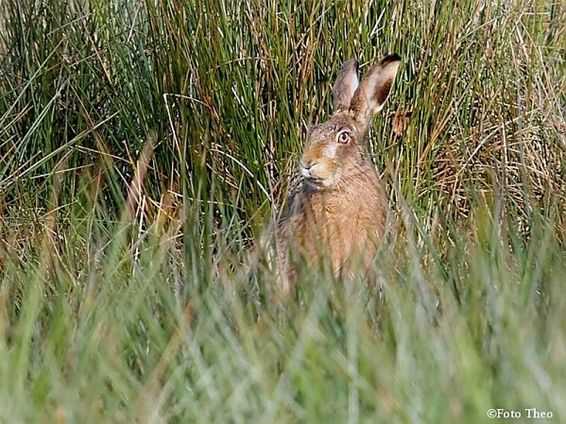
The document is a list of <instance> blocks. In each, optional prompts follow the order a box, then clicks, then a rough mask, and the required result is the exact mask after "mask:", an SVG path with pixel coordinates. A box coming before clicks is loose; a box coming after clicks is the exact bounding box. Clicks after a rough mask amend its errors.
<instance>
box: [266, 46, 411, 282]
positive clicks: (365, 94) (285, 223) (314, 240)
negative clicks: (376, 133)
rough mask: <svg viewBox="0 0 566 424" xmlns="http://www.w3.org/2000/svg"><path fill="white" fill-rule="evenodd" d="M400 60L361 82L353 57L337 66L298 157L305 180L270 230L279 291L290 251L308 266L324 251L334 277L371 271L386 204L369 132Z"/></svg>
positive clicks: (387, 61) (290, 271)
mask: <svg viewBox="0 0 566 424" xmlns="http://www.w3.org/2000/svg"><path fill="white" fill-rule="evenodd" d="M400 63H401V62H400V57H399V56H398V55H397V54H392V55H388V56H386V57H385V58H383V59H382V60H381V62H379V63H378V64H376V65H374V66H373V67H372V68H371V69H370V70H369V72H368V73H367V74H366V75H365V77H364V78H363V79H362V80H361V82H359V80H358V62H357V61H356V60H350V61H348V62H346V63H344V64H343V65H342V67H341V69H340V72H339V75H338V78H337V80H336V82H335V84H334V87H333V98H334V104H333V113H332V116H331V117H330V119H329V120H327V121H326V122H323V123H320V124H316V125H314V126H313V127H312V128H311V129H310V131H309V135H308V140H307V143H306V147H305V150H304V152H303V155H302V158H301V159H300V162H299V171H300V175H301V176H302V179H303V181H302V185H301V187H300V189H299V190H298V191H297V192H296V193H295V194H294V195H293V196H292V197H291V198H290V202H289V205H288V208H287V211H286V212H285V213H284V214H283V215H282V216H281V217H280V218H279V219H277V220H276V221H274V227H273V228H272V229H273V230H274V236H275V245H274V247H275V252H274V253H275V255H274V256H275V259H276V262H277V264H276V265H277V273H278V282H279V284H280V289H282V290H283V291H284V292H288V291H290V290H291V288H292V287H293V285H294V282H295V278H296V267H297V264H296V263H294V261H293V257H292V256H294V255H291V253H292V252H297V251H298V252H299V253H300V254H301V255H303V257H304V258H305V259H306V263H307V264H308V265H310V264H313V263H314V262H315V261H316V260H317V259H320V258H321V255H322V256H324V257H325V258H326V259H328V260H329V261H330V264H331V265H332V269H333V271H334V273H335V274H337V275H339V274H341V273H347V274H352V273H355V272H357V271H358V270H356V269H355V267H356V264H358V265H360V264H361V267H365V269H366V270H367V269H369V267H370V265H371V261H372V259H373V257H374V255H375V253H376V250H377V248H378V243H379V241H380V239H381V238H383V235H384V232H385V221H386V215H387V211H388V205H387V198H386V196H385V192H384V189H383V186H382V183H381V181H380V179H379V176H378V174H377V172H376V170H375V168H374V166H373V164H372V162H371V160H370V158H369V152H368V149H367V146H366V144H367V141H366V136H367V134H368V130H369V128H370V127H371V124H372V121H373V118H374V114H375V113H377V112H379V111H380V110H381V109H382V108H383V106H384V103H385V101H386V99H387V97H388V95H389V91H390V89H391V86H392V85H393V82H394V81H395V76H396V74H397V69H398V68H399V64H400ZM355 258H358V262H356V259H355Z"/></svg>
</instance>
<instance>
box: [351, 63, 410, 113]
mask: <svg viewBox="0 0 566 424" xmlns="http://www.w3.org/2000/svg"><path fill="white" fill-rule="evenodd" d="M400 63H401V58H400V57H399V56H398V55H397V54H391V55H389V56H385V57H384V58H383V59H382V60H381V62H379V63H378V64H377V65H374V66H373V67H372V68H371V69H370V71H369V72H368V73H367V74H366V76H365V77H364V78H363V79H362V82H361V83H360V86H359V87H358V89H357V90H356V92H355V93H354V96H353V98H352V101H351V104H350V112H351V114H352V116H353V117H354V118H355V119H356V120H358V121H361V122H367V121H368V120H369V119H371V117H372V116H373V115H374V114H375V113H377V112H379V111H380V110H381V109H383V105H384V103H385V101H386V100H387V96H388V95H389V91H390V90H391V86H392V85H393V82H394V81H395V75H397V69H399V64H400Z"/></svg>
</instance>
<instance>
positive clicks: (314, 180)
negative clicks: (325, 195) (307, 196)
mask: <svg viewBox="0 0 566 424" xmlns="http://www.w3.org/2000/svg"><path fill="white" fill-rule="evenodd" d="M303 181H304V183H305V184H306V186H307V188H309V189H311V190H321V189H323V188H324V187H326V184H325V180H324V179H323V178H319V177H314V176H308V177H307V176H303Z"/></svg>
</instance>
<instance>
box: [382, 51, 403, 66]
mask: <svg viewBox="0 0 566 424" xmlns="http://www.w3.org/2000/svg"><path fill="white" fill-rule="evenodd" d="M400 60H401V56H399V55H398V54H397V53H392V54H388V55H387V56H385V57H384V58H383V59H381V65H387V64H388V63H391V62H399V61H400Z"/></svg>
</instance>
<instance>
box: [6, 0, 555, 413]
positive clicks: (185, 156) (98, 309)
mask: <svg viewBox="0 0 566 424" xmlns="http://www.w3.org/2000/svg"><path fill="white" fill-rule="evenodd" d="M565 31H566V9H565V8H564V6H562V5H561V3H560V2H552V1H551V0H550V1H538V2H534V3H532V2H527V1H524V0H517V1H513V2H497V1H484V0H470V1H468V2H458V1H455V0H445V1H440V2H439V1H427V2H424V3H423V2H421V3H419V4H417V3H415V2H405V1H399V2H383V1H374V2H369V3H365V4H362V3H359V2H327V1H322V2H302V3H295V2H288V1H277V2H275V1H267V2H258V1H251V2H239V1H233V2H227V1H223V0H217V1H214V2H212V1H211V2H193V1H190V0H171V1H167V2H165V1H153V2H152V1H145V2H134V1H132V0H111V1H98V0H90V1H86V2H85V1H75V0H71V1H66V2H64V1H57V0H46V1H43V2H35V1H31V0H24V1H15V0H4V1H3V2H2V3H0V158H1V160H0V240H1V241H0V269H1V270H2V271H1V272H2V274H1V275H2V277H1V278H2V279H1V283H0V420H1V421H6V422H13V421H24V422H28V421H48V422H52V421H54V422H67V421H69V422H84V421H93V422H98V421H113V422H131V421H134V420H139V421H142V422H145V421H150V422H154V421H156V422H160V421H181V422H186V421H190V422H224V421H236V422H250V421H252V422H256V421H257V422H294V421H304V422H327V421H332V422H427V423H428V422H431V423H432V422H455V421H462V422H483V421H489V418H488V417H487V415H486V414H487V411H488V410H489V409H490V408H503V409H505V410H506V411H510V410H517V411H520V412H521V413H522V415H523V418H525V417H526V416H527V411H525V408H537V409H538V410H539V411H550V412H551V413H552V415H553V420H554V421H555V422H561V421H564V420H565V419H566V407H565V406H564V402H563V401H562V400H563V397H564V393H566V369H565V368H564V362H565V360H566V312H565V311H566V296H564V294H563V290H562V289H563V284H564V280H565V279H564V275H566V250H565V248H564V240H565V236H566V227H565V224H566V223H565V221H564V213H565V211H564V208H565V205H566V203H565V202H566V195H565V189H564V187H565V183H566V182H565V179H566V168H565V163H566V137H565V133H566V120H565V117H564V113H565V111H566V109H565V106H564V105H565V104H566V97H565V93H566V78H565V62H564V55H565V47H564V42H563V39H564V36H565V35H566V34H565ZM389 52H397V53H398V54H399V55H400V56H401V57H402V58H403V66H402V68H401V70H400V74H399V76H398V78H397V82H396V84H395V87H394V88H393V90H392V96H391V98H390V99H389V101H388V110H387V111H385V112H384V113H383V114H382V115H381V116H380V117H379V118H378V119H377V121H376V126H375V129H374V131H373V132H372V134H371V137H370V140H369V142H370V149H371V152H372V156H373V158H374V161H375V164H376V167H377V168H378V169H379V170H380V171H382V172H383V179H384V182H385V183H386V186H387V190H388V193H389V194H390V202H391V206H392V214H391V221H392V227H393V229H394V231H393V232H392V234H391V237H390V239H388V240H387V242H386V243H385V246H384V249H383V251H382V252H381V254H380V255H379V257H377V258H376V267H378V268H379V270H380V274H381V276H382V277H381V278H382V283H383V286H384V289H383V293H382V294H381V295H379V296H377V295H376V294H375V293H374V290H373V289H372V287H371V286H368V285H367V282H364V281H357V282H356V283H355V284H351V285H347V286H344V285H343V284H341V283H340V282H337V281H334V279H333V278H332V277H331V276H329V275H327V274H326V273H325V271H324V268H321V269H320V270H318V269H313V270H305V271H304V272H303V273H302V275H301V280H300V282H299V284H298V290H297V293H295V295H294V296H293V298H290V299H287V300H285V301H277V300H275V299H276V296H274V295H273V293H274V291H275V290H276V289H275V286H274V281H273V275H272V272H271V271H270V270H262V271H261V272H257V273H256V274H255V275H253V276H252V278H251V279H247V278H243V277H242V276H243V273H242V272H241V269H242V265H241V263H242V261H243V260H244V257H245V254H246V253H245V252H246V249H247V248H248V247H249V246H251V245H252V244H253V240H254V238H256V237H257V236H258V235H259V234H260V232H261V230H262V228H263V227H264V226H265V224H266V222H267V221H268V219H269V214H270V212H271V211H272V210H273V209H274V208H277V207H278V206H280V205H281V203H282V202H283V201H284V198H285V194H286V192H287V188H288V186H289V184H290V181H291V180H292V178H293V174H294V166H295V162H296V159H297V157H298V155H299V154H300V153H301V149H302V145H303V141H304V138H305V135H306V132H307V130H308V127H309V125H310V124H311V123H313V122H316V121H319V120H322V119H324V118H325V116H326V115H327V114H328V112H329V109H330V104H331V96H330V89H331V86H332V82H333V78H334V77H335V76H336V73H337V70H338V68H339V66H340V63H341V62H342V61H344V60H347V59H349V58H351V57H357V58H358V59H359V60H360V61H361V63H362V65H363V67H364V68H365V67H367V65H369V64H370V63H372V62H373V61H375V60H377V59H379V58H380V57H381V56H383V55H384V54H386V53H389ZM407 112H411V114H410V118H409V120H408V123H407V126H406V128H405V129H404V131H394V130H393V128H392V126H393V122H394V120H395V116H396V114H397V117H399V116H401V117H402V116H404V114H405V113H407Z"/></svg>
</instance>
